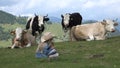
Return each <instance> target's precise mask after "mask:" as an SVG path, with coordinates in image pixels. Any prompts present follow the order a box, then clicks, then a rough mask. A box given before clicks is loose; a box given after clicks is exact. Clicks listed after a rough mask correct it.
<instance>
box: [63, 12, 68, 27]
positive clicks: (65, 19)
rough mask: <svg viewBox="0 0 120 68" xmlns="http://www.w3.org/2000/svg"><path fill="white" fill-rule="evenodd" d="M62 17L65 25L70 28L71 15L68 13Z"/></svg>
mask: <svg viewBox="0 0 120 68" xmlns="http://www.w3.org/2000/svg"><path fill="white" fill-rule="evenodd" d="M61 17H62V21H63V23H64V25H65V26H68V25H69V21H70V14H69V13H66V14H64V15H61Z"/></svg>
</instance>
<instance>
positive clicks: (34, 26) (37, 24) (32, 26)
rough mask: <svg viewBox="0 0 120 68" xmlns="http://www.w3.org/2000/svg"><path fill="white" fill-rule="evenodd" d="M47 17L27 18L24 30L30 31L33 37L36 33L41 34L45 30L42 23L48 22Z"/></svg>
mask: <svg viewBox="0 0 120 68" xmlns="http://www.w3.org/2000/svg"><path fill="white" fill-rule="evenodd" d="M47 16H48V15H47ZM47 16H38V15H35V16H34V17H30V18H28V22H27V24H26V30H31V31H32V35H33V36H36V35H37V34H36V33H37V32H38V33H39V34H41V33H42V32H43V31H44V29H45V27H44V23H45V22H46V21H48V20H49V18H48V17H47Z"/></svg>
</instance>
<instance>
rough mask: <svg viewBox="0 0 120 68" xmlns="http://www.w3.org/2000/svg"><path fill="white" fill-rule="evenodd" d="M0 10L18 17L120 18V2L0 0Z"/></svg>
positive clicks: (114, 0) (94, 0) (92, 0)
mask: <svg viewBox="0 0 120 68" xmlns="http://www.w3.org/2000/svg"><path fill="white" fill-rule="evenodd" d="M0 10H3V11H6V12H9V13H11V14H13V15H16V16H19V15H20V16H32V15H34V14H37V15H47V14H48V16H54V17H58V18H61V14H65V13H74V12H79V13H80V14H81V15H82V17H83V19H92V20H103V19H116V18H120V0H0Z"/></svg>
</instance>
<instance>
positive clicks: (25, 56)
mask: <svg viewBox="0 0 120 68" xmlns="http://www.w3.org/2000/svg"><path fill="white" fill-rule="evenodd" d="M119 41H120V36H119V37H113V38H109V39H107V40H104V41H90V42H87V41H80V42H55V47H56V49H57V50H58V52H59V53H60V56H59V57H58V58H57V59H54V60H51V61H48V60H47V59H46V58H44V59H37V58H35V50H36V48H37V46H33V47H29V48H23V49H8V48H0V67H1V68H21V67H22V68H120V61H119V60H120V54H119V53H120V42H119ZM1 45H5V44H3V43H2V44H1Z"/></svg>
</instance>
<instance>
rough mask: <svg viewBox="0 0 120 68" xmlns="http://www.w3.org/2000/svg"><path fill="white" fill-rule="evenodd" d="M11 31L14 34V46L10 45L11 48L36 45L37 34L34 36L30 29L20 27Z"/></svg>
mask: <svg viewBox="0 0 120 68" xmlns="http://www.w3.org/2000/svg"><path fill="white" fill-rule="evenodd" d="M10 33H11V34H12V35H13V36H14V37H13V39H12V46H11V47H10V48H11V49H14V48H16V47H17V48H23V47H30V46H33V45H36V41H35V36H33V35H32V34H31V33H30V31H27V30H23V29H22V28H21V27H18V28H16V29H15V30H13V31H11V32H10Z"/></svg>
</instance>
